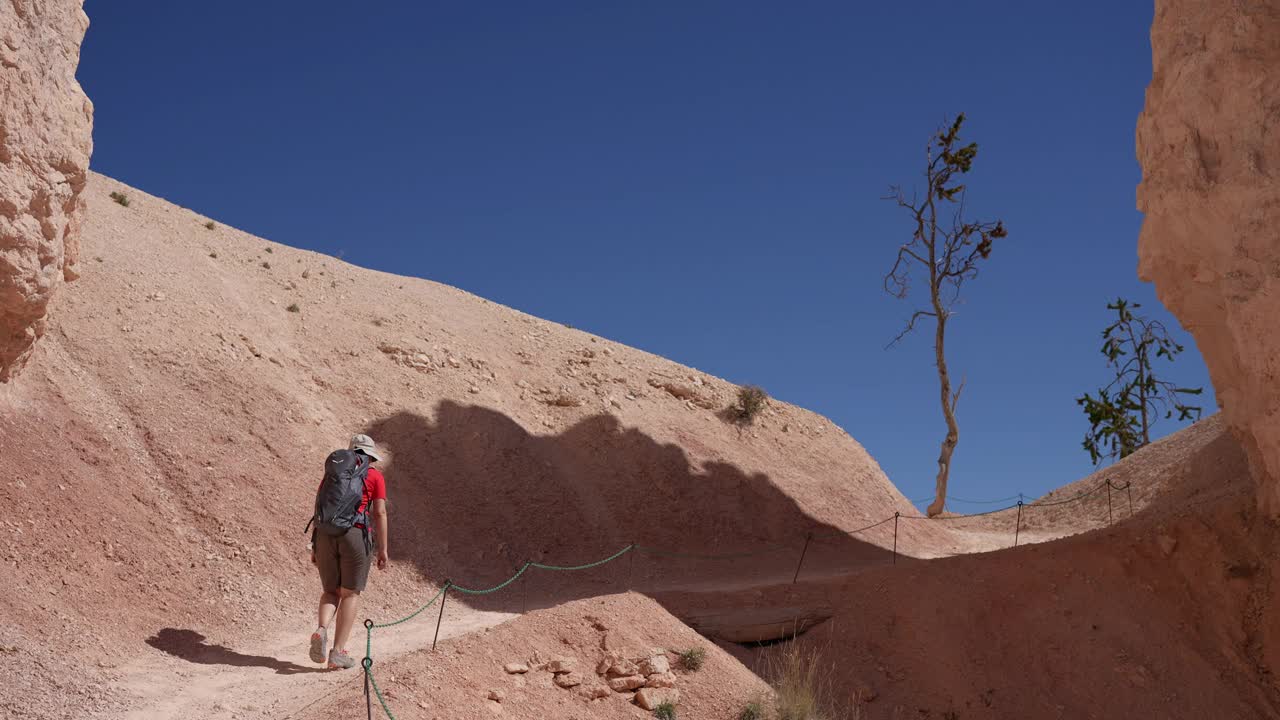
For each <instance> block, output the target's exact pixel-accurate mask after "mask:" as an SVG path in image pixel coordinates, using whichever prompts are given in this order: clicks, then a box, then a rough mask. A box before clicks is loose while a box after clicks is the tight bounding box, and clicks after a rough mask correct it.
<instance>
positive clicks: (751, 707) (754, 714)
mask: <svg viewBox="0 0 1280 720" xmlns="http://www.w3.org/2000/svg"><path fill="white" fill-rule="evenodd" d="M738 720H764V706H763V705H761V704H760V702H759V701H756V700H752V701H751V702H749V703H747V706H746V707H744V708H742V712H740V713H738Z"/></svg>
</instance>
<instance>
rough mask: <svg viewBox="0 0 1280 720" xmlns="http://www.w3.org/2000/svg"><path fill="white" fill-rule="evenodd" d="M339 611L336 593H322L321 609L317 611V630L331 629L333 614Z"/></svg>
mask: <svg viewBox="0 0 1280 720" xmlns="http://www.w3.org/2000/svg"><path fill="white" fill-rule="evenodd" d="M337 611H338V595H337V594H336V593H328V592H327V593H320V609H319V610H317V611H316V628H317V629H319V628H322V627H329V623H330V622H331V621H332V620H333V614H334V613H335V612H337Z"/></svg>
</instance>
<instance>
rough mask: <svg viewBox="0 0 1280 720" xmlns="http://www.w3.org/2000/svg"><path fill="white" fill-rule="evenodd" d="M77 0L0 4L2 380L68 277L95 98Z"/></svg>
mask: <svg viewBox="0 0 1280 720" xmlns="http://www.w3.org/2000/svg"><path fill="white" fill-rule="evenodd" d="M82 5H83V0H7V1H6V2H4V3H3V7H0V382H5V381H7V380H8V379H9V378H10V377H11V376H12V375H13V373H14V372H15V371H16V370H17V369H18V368H19V367H20V366H21V364H22V363H23V361H24V360H25V358H26V356H27V354H28V353H29V352H30V351H31V347H32V345H33V344H34V343H35V341H36V340H37V339H39V337H40V336H41V335H43V334H44V328H45V311H46V309H47V307H48V304H49V300H50V298H51V297H52V295H53V293H54V290H55V289H56V288H57V286H58V284H59V283H60V282H61V281H62V280H63V279H66V280H73V279H75V277H76V270H75V266H76V261H77V260H78V259H79V255H80V247H79V243H80V241H79V230H80V220H81V216H82V214H83V206H84V201H83V200H82V199H81V198H80V193H81V191H82V190H83V189H84V186H85V182H86V181H87V172H88V169H89V154H90V153H91V152H92V149H93V141H92V138H91V137H90V131H91V129H92V126H93V105H92V103H90V102H89V99H88V98H87V97H85V94H84V92H83V91H82V90H81V89H80V84H79V83H77V82H76V78H75V73H76V65H77V63H78V62H79V59H80V41H81V40H82V39H83V38H84V33H85V30H86V29H87V28H88V26H89V19H88V18H87V17H86V16H85V14H84V10H83V9H82Z"/></svg>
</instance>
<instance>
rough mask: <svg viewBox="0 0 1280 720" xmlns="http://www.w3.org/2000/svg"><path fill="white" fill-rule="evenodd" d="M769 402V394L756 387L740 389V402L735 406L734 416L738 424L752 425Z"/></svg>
mask: <svg viewBox="0 0 1280 720" xmlns="http://www.w3.org/2000/svg"><path fill="white" fill-rule="evenodd" d="M768 402H769V393H767V392H765V391H764V390H763V389H762V388H758V387H756V386H755V385H744V386H743V387H740V388H738V402H737V404H736V405H734V406H733V408H732V411H733V416H734V417H735V418H737V419H738V422H742V423H747V424H750V423H752V422H754V421H755V419H756V416H757V415H759V414H760V411H761V410H764V406H765V405H766V404H768Z"/></svg>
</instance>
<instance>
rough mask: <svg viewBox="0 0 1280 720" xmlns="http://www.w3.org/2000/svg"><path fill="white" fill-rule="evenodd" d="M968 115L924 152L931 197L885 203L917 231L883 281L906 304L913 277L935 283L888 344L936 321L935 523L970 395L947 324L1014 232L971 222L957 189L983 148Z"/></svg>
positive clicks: (900, 195)
mask: <svg viewBox="0 0 1280 720" xmlns="http://www.w3.org/2000/svg"><path fill="white" fill-rule="evenodd" d="M963 124H964V113H961V114H960V115H957V116H956V119H955V122H953V123H951V125H950V126H943V127H942V128H941V129H939V130H938V132H936V133H935V134H934V135H933V137H931V138H930V139H929V143H928V144H927V145H926V146H925V192H924V196H923V197H921V196H919V195H918V194H916V193H913V194H912V195H911V197H910V198H908V197H907V195H906V193H905V192H904V191H903V190H902V188H901V187H900V186H897V185H894V186H891V187H890V188H889V195H888V196H886V197H885V199H886V200H892V201H894V202H896V203H897V205H898V207H901V208H903V209H905V210H906V211H907V212H908V213H909V214H910V215H911V220H912V223H913V224H914V228H913V230H912V233H911V241H910V242H908V243H906V244H905V245H902V246H901V247H899V248H898V255H897V258H896V260H895V261H894V263H893V268H892V269H890V270H889V272H888V274H886V275H885V276H884V288H885V291H886V292H888V293H889V294H890V295H893V296H894V297H896V298H898V299H900V300H902V299H906V298H907V296H908V295H909V294H910V289H911V282H912V279H913V277H914V276H916V275H917V274H918V275H921V276H924V277H927V278H928V288H929V302H928V304H927V305H924V306H922V307H917V309H916V310H915V312H913V313H912V314H911V318H910V319H909V320H908V321H907V324H906V327H904V328H903V330H902V332H901V333H898V336H897V337H896V338H894V339H893V342H891V343H889V346H890V347H892V346H893V345H896V344H897V343H898V342H899V341H900V340H902V338H904V337H906V335H907V334H908V333H910V332H911V331H912V330H915V328H916V323H918V322H922V321H923V322H928V321H929V320H932V321H933V324H934V336H933V338H934V339H933V351H934V357H935V362H936V364H937V369H938V385H939V390H940V395H941V398H942V417H943V418H944V419H945V420H946V423H947V435H946V438H945V439H943V441H942V451H941V452H940V453H939V455H938V476H937V481H936V483H935V487H934V499H933V502H932V503H930V504H929V507H928V509H927V511H926V512H927V514H928V515H929V517H934V516H936V515H938V514H939V513H941V512H942V511H943V509H944V508H945V506H946V500H947V477H948V475H949V474H950V472H951V456H952V454H953V453H955V450H956V445H957V444H958V443H959V442H960V426H959V425H958V424H957V423H956V405H957V404H959V402H960V393H961V392H962V391H963V390H964V380H963V379H961V381H960V385H959V387H957V388H956V389H955V391H954V392H953V391H952V389H951V374H950V371H949V370H948V368H947V356H946V338H947V322H948V321H949V320H950V319H951V316H952V315H953V314H954V310H953V309H952V308H954V307H955V305H956V304H957V303H958V302H959V300H960V290H961V289H962V287H963V286H964V283H965V281H967V280H972V279H973V278H975V277H977V275H978V263H980V262H981V261H982V260H986V259H987V258H988V257H990V256H991V247H992V245H993V243H994V241H996V240H999V239H1001V238H1004V237H1005V236H1006V235H1007V233H1006V232H1005V229H1004V223H1003V222H1001V221H999V220H997V221H995V222H984V221H971V220H966V219H965V217H964V215H965V186H964V185H963V184H955V183H954V182H953V181H955V180H957V178H956V176H957V175H963V174H965V173H967V172H969V170H970V169H971V168H972V166H973V160H974V158H975V157H977V154H978V144H977V143H969V144H968V145H964V144H962V143H961V142H960V138H959V136H960V127H961V125H963Z"/></svg>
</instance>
